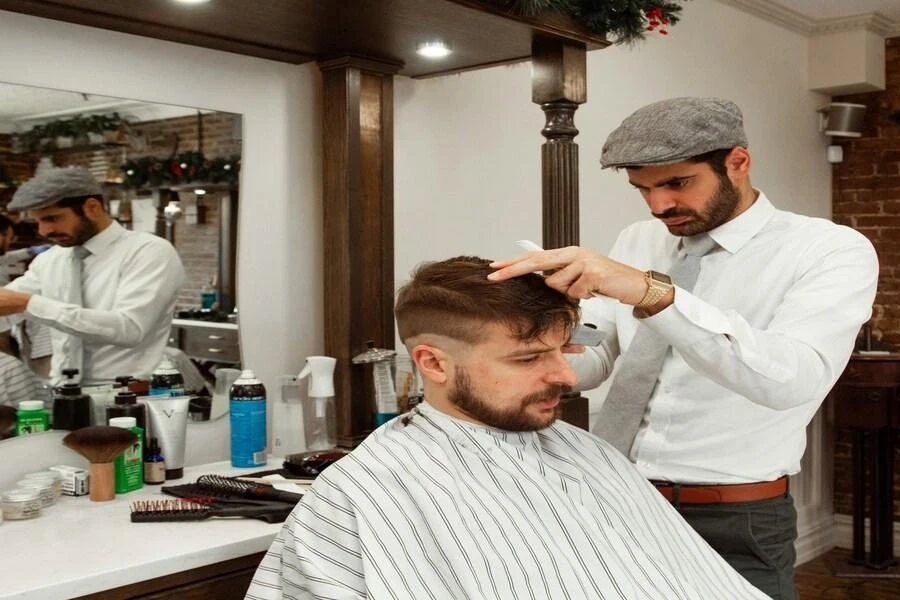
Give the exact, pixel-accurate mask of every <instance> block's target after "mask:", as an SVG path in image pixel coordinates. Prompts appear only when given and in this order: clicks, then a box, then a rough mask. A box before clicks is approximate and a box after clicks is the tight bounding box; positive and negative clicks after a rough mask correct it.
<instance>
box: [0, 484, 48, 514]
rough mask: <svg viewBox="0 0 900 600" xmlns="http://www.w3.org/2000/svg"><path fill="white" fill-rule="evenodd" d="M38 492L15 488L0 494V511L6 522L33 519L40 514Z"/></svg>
mask: <svg viewBox="0 0 900 600" xmlns="http://www.w3.org/2000/svg"><path fill="white" fill-rule="evenodd" d="M40 496H41V495H40V492H39V491H38V490H35V489H22V488H16V489H14V490H9V491H6V492H3V493H2V494H0V509H2V510H3V518H4V519H6V520H7V521H19V520H24V519H33V518H35V517H38V516H40V514H41V497H40Z"/></svg>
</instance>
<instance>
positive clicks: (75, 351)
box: [56, 246, 91, 382]
mask: <svg viewBox="0 0 900 600" xmlns="http://www.w3.org/2000/svg"><path fill="white" fill-rule="evenodd" d="M90 254H91V253H90V251H88V250H87V249H85V248H84V247H82V246H74V247H73V248H72V255H71V258H70V263H69V269H70V271H69V289H68V293H67V296H66V301H67V302H68V303H69V304H75V305H77V306H84V297H83V295H82V294H83V290H82V284H83V281H82V278H83V274H84V259H85V258H87V257H88V256H90ZM62 364H63V365H64V366H63V368H64V369H78V375H76V376H75V381H76V382H78V381H81V379H82V376H83V374H84V342H83V341H82V339H81V337H80V336H77V335H72V334H69V335H68V336H66V341H65V342H63V362H62ZM56 375H57V377H59V378H61V379H65V377H64V376H63V374H62V371H60V372H59V373H57V374H56Z"/></svg>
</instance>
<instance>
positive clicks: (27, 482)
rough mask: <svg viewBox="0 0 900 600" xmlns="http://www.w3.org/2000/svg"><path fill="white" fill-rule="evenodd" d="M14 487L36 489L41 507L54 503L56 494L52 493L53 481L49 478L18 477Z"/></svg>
mask: <svg viewBox="0 0 900 600" xmlns="http://www.w3.org/2000/svg"><path fill="white" fill-rule="evenodd" d="M16 487H17V488H20V489H23V490H37V492H38V496H39V498H40V501H41V508H47V507H48V506H53V505H54V504H56V496H54V495H53V482H52V481H50V480H49V479H20V480H19V481H17V482H16Z"/></svg>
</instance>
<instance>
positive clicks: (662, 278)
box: [650, 270, 672, 285]
mask: <svg viewBox="0 0 900 600" xmlns="http://www.w3.org/2000/svg"><path fill="white" fill-rule="evenodd" d="M650 277H652V278H653V279H654V280H655V281H659V282H660V283H667V284H670V285H671V283H672V278H671V277H669V276H668V275H666V274H665V273H660V272H659V271H652V270H651V271H650Z"/></svg>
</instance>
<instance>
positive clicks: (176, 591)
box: [75, 552, 266, 600]
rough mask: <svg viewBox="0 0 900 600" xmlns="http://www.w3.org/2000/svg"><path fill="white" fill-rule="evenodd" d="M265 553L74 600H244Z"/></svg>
mask: <svg viewBox="0 0 900 600" xmlns="http://www.w3.org/2000/svg"><path fill="white" fill-rule="evenodd" d="M265 554H266V553H265V552H259V553H257V554H251V555H249V556H244V557H241V558H235V559H232V560H226V561H224V562H220V563H216V564H213V565H207V566H205V567H198V568H196V569H192V570H190V571H182V572H181V573H173V574H172V575H167V576H165V577H157V578H155V579H149V580H147V581H141V582H139V583H133V584H131V585H126V586H122V587H119V588H115V589H111V590H106V591H103V592H97V593H96V594H89V595H87V596H79V597H78V598H76V599H75V600H163V599H172V600H175V599H177V600H207V599H209V598H215V599H216V600H243V598H244V594H245V593H246V591H247V588H248V587H250V580H251V579H253V573H255V572H256V567H257V566H258V565H259V563H260V561H261V560H262V559H263V556H265Z"/></svg>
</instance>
